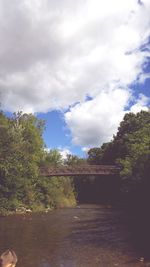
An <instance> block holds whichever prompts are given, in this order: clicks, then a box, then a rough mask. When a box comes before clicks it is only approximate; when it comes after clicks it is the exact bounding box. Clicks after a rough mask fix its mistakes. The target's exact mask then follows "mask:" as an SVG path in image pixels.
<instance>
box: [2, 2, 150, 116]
mask: <svg viewBox="0 0 150 267" xmlns="http://www.w3.org/2000/svg"><path fill="white" fill-rule="evenodd" d="M143 2H144V5H139V4H137V1H136V0H122V1H120V0H112V1H109V0H105V1H102V0H101V1H99V0H80V1H79V0H77V1H73V0H70V1H69V0H64V1H60V0H55V1H54V0H49V1H48V0H44V1H43V0H36V1H35V0H30V1H29V0H22V1H20V0H14V1H13V2H10V1H9V0H0V41H1V50H0V62H1V65H0V96H1V102H2V105H3V107H4V108H5V109H7V110H10V111H14V110H18V109H22V110H25V111H28V110H29V111H33V112H34V111H36V112H40V111H44V112H46V111H48V110H52V109H62V108H67V107H68V106H69V105H72V104H73V103H75V102H76V101H84V99H85V97H86V95H90V96H92V97H95V96H97V95H98V94H99V93H100V91H101V89H104V88H109V87H111V85H112V83H114V82H116V88H118V84H119V85H120V84H121V85H125V86H126V85H128V84H130V83H131V82H133V81H134V80H135V79H136V78H137V76H138V74H139V73H140V72H142V64H143V63H144V61H145V56H146V52H142V53H141V51H140V50H139V49H138V48H139V47H140V45H141V44H142V43H143V42H145V41H146V40H147V38H148V35H149V33H150V31H149V22H150V19H149V12H150V4H149V1H148V0H145V1H143Z"/></svg>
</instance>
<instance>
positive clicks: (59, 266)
mask: <svg viewBox="0 0 150 267" xmlns="http://www.w3.org/2000/svg"><path fill="white" fill-rule="evenodd" d="M8 248H10V249H14V250H15V252H16V254H17V255H18V259H19V261H18V264H17V266H18V267H19V266H21V267H96V266H99V267H114V266H119V267H141V266H142V267H143V266H150V264H149V263H142V262H140V257H142V256H143V255H140V253H139V252H137V250H136V249H135V243H134V242H133V237H132V231H131V229H130V225H129V220H128V217H127V216H126V214H125V212H123V211H121V210H120V209H118V208H112V207H110V206H102V205H89V204H88V205H80V206H78V207H76V208H68V209H60V210H55V211H51V212H49V213H43V214H29V215H14V216H9V217H1V218H0V252H1V253H2V252H3V251H4V250H6V249H8Z"/></svg>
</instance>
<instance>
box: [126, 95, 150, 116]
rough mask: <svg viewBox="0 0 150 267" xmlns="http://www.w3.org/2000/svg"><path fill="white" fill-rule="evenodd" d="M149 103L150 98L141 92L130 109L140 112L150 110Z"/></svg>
mask: <svg viewBox="0 0 150 267" xmlns="http://www.w3.org/2000/svg"><path fill="white" fill-rule="evenodd" d="M148 104H150V98H148V97H146V96H145V95H143V94H140V95H139V98H138V99H137V100H136V103H135V104H134V105H133V106H132V107H131V109H130V111H131V112H133V113H137V112H140V111H141V110H145V111H148V109H149V108H148Z"/></svg>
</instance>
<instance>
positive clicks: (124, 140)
mask: <svg viewBox="0 0 150 267" xmlns="http://www.w3.org/2000/svg"><path fill="white" fill-rule="evenodd" d="M88 162H89V163H90V164H116V165H118V166H120V168H121V171H120V190H121V192H122V195H124V197H125V198H126V200H128V201H129V202H130V201H133V202H136V201H137V200H139V199H140V202H143V201H144V202H145V204H146V203H147V204H148V205H149V206H150V202H149V201H148V200H150V112H149V111H147V112H146V111H141V112H139V113H137V114H134V113H128V114H126V115H125V117H124V119H123V121H122V122H121V123H120V126H119V128H118V132H117V134H116V135H115V136H114V137H113V140H112V141H111V142H108V143H104V144H103V145H102V146H101V147H100V148H92V149H90V150H89V151H88ZM130 204H132V203H130Z"/></svg>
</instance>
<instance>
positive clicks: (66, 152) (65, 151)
mask: <svg viewBox="0 0 150 267" xmlns="http://www.w3.org/2000/svg"><path fill="white" fill-rule="evenodd" d="M59 152H60V154H61V156H62V159H63V160H65V159H67V155H69V154H72V152H71V151H70V150H69V149H68V148H59Z"/></svg>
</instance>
